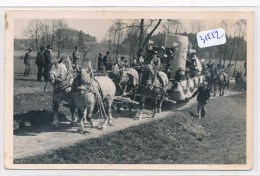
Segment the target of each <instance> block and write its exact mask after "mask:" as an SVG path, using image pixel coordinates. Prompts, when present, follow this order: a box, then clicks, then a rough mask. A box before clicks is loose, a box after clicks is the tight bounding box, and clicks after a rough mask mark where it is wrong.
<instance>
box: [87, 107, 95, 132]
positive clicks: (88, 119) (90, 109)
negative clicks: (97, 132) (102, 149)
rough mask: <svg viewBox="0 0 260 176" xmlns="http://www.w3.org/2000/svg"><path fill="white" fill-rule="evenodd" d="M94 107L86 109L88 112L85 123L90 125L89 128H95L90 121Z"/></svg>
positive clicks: (91, 120)
mask: <svg viewBox="0 0 260 176" xmlns="http://www.w3.org/2000/svg"><path fill="white" fill-rule="evenodd" d="M94 107H95V105H92V106H90V107H89V108H88V112H87V121H88V122H89V123H90V126H91V128H94V127H95V123H94V121H93V119H92V113H93V110H94Z"/></svg>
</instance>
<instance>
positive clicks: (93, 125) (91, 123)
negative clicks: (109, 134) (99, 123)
mask: <svg viewBox="0 0 260 176" xmlns="http://www.w3.org/2000/svg"><path fill="white" fill-rule="evenodd" d="M89 123H90V127H91V128H95V127H96V123H95V122H93V120H91V121H90V122H89Z"/></svg>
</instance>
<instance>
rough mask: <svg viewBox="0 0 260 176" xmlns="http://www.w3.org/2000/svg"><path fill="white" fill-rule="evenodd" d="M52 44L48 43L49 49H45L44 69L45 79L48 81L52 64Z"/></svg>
mask: <svg viewBox="0 0 260 176" xmlns="http://www.w3.org/2000/svg"><path fill="white" fill-rule="evenodd" d="M51 54H52V51H51V46H50V45H47V49H46V50H45V51H44V70H43V76H44V80H45V81H48V74H49V69H50V66H51Z"/></svg>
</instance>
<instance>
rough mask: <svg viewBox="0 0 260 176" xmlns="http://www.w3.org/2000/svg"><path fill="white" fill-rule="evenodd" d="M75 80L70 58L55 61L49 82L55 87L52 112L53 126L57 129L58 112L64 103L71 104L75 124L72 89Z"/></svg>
mask: <svg viewBox="0 0 260 176" xmlns="http://www.w3.org/2000/svg"><path fill="white" fill-rule="evenodd" d="M74 78H75V74H74V73H73V70H72V66H71V63H70V60H69V58H67V59H63V60H61V62H59V61H58V60H54V61H53V62H52V64H51V68H50V71H49V81H50V82H51V83H52V85H53V99H52V110H53V122H52V125H53V126H54V127H57V125H58V122H59V120H58V110H59V106H60V104H61V102H62V101H66V102H69V103H70V112H71V115H72V118H71V120H72V123H74V122H75V116H74V113H75V106H74V104H73V102H72V100H73V99H72V96H71V88H72V82H73V79H74Z"/></svg>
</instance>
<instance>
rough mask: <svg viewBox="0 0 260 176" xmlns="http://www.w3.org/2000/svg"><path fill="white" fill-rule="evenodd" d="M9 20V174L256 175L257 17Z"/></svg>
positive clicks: (105, 14)
mask: <svg viewBox="0 0 260 176" xmlns="http://www.w3.org/2000/svg"><path fill="white" fill-rule="evenodd" d="M5 16H6V19H5V20H6V26H5V167H6V169H119V170H122V169H134V170H250V169H252V166H253V165H252V163H253V60H254V55H253V50H254V43H253V39H254V35H255V33H254V13H253V12H251V11H226V10H218V11H214V10H213V11H212V10H211V11H209V10H207V9H206V10H205V9H204V10H201V11H199V10H198V9H171V8H167V9H150V10H149V9H146V10H145V11H141V10H140V9H136V10H135V9H127V8H122V9H109V8H108V9H102V10H101V9H85V10H84V9H80V10H79V9H71V10H58V9H57V10H43V9H38V10H17V11H14V10H13V11H12V10H10V11H7V12H6V15H5Z"/></svg>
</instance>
